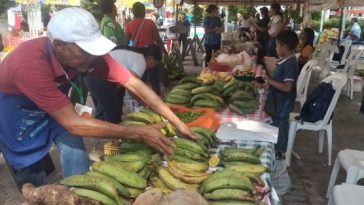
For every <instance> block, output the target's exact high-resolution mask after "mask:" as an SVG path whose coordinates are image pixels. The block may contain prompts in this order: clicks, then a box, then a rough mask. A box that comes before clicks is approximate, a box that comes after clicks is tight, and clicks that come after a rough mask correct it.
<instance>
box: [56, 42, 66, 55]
mask: <svg viewBox="0 0 364 205" xmlns="http://www.w3.org/2000/svg"><path fill="white" fill-rule="evenodd" d="M65 46H66V43H65V42H63V41H60V40H53V47H54V49H55V50H56V51H58V52H63V51H64V49H65Z"/></svg>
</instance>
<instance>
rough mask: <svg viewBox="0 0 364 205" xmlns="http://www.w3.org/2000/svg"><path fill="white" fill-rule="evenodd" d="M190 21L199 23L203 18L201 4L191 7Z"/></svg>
mask: <svg viewBox="0 0 364 205" xmlns="http://www.w3.org/2000/svg"><path fill="white" fill-rule="evenodd" d="M192 15H193V17H192V23H193V24H196V25H199V24H201V23H202V21H203V19H204V9H203V8H202V7H201V6H198V5H197V6H196V7H195V6H194V7H193V9H192Z"/></svg>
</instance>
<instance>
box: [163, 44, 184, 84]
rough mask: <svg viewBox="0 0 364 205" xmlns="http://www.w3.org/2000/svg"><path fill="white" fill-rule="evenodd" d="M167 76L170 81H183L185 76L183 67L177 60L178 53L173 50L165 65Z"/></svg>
mask: <svg viewBox="0 0 364 205" xmlns="http://www.w3.org/2000/svg"><path fill="white" fill-rule="evenodd" d="M163 68H164V69H165V71H166V73H167V76H168V78H169V79H170V80H175V79H181V78H183V77H184V76H185V72H184V69H183V65H180V64H179V63H178V60H177V54H176V51H175V50H173V51H172V53H171V54H170V55H169V56H168V58H167V60H166V61H165V62H164V64H163Z"/></svg>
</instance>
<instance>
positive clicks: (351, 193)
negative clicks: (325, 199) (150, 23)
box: [328, 183, 364, 205]
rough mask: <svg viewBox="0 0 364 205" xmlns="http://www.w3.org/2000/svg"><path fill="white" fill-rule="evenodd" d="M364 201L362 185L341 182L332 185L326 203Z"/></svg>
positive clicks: (345, 204) (356, 203)
mask: <svg viewBox="0 0 364 205" xmlns="http://www.w3.org/2000/svg"><path fill="white" fill-rule="evenodd" d="M363 203H364V186H360V185H353V184H345V183H343V184H341V185H336V186H335V187H334V191H333V196H332V197H331V198H330V200H329V203H328V205H360V204H363Z"/></svg>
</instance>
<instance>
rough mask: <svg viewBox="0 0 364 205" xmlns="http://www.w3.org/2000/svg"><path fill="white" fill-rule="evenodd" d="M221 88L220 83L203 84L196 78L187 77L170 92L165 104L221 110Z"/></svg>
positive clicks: (221, 83)
mask: <svg viewBox="0 0 364 205" xmlns="http://www.w3.org/2000/svg"><path fill="white" fill-rule="evenodd" d="M223 86H224V82H222V81H212V82H210V83H203V82H202V81H200V80H198V79H197V78H196V77H193V76H188V77H185V78H183V79H182V80H181V81H180V85H177V86H176V87H174V88H173V89H172V90H171V92H170V93H169V94H168V96H167V98H166V102H167V104H170V105H177V106H184V107H192V108H212V109H214V110H221V109H222V107H223V106H224V100H223V99H222V98H221V97H220V93H221V90H222V88H223Z"/></svg>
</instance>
